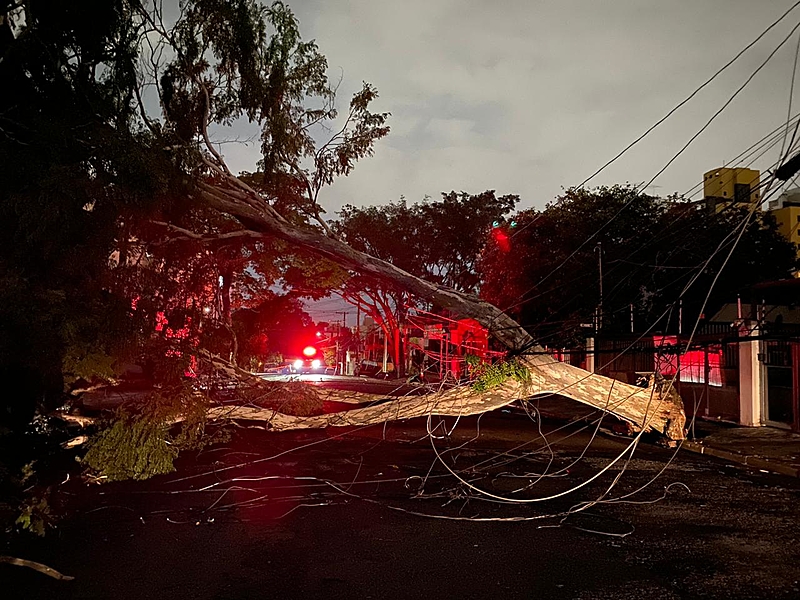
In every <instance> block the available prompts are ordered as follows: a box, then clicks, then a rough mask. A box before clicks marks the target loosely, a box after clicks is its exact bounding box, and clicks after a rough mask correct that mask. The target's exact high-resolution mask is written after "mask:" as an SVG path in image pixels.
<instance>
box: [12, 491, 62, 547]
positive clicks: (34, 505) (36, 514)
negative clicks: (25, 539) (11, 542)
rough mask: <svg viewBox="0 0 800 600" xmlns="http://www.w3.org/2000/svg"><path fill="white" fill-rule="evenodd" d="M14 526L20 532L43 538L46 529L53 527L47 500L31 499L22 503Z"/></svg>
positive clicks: (41, 498)
mask: <svg viewBox="0 0 800 600" xmlns="http://www.w3.org/2000/svg"><path fill="white" fill-rule="evenodd" d="M14 524H15V525H16V526H17V527H19V528H20V529H21V530H22V531H26V532H28V533H32V534H34V535H37V536H39V537H43V536H44V534H45V533H46V532H47V529H48V528H49V527H52V526H53V524H52V516H51V511H50V503H49V502H48V501H47V498H44V497H33V498H30V499H28V500H27V501H26V502H24V503H23V505H22V507H21V512H20V514H19V516H18V517H17V520H16V521H15V522H14Z"/></svg>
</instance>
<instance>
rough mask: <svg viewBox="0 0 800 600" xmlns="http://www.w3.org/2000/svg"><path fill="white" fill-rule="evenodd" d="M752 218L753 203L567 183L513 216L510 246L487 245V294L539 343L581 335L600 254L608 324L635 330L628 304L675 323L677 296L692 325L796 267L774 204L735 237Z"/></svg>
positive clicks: (592, 303)
mask: <svg viewBox="0 0 800 600" xmlns="http://www.w3.org/2000/svg"><path fill="white" fill-rule="evenodd" d="M747 218H748V210H747V209H743V208H738V209H737V208H729V209H727V210H725V211H722V212H719V213H709V212H708V211H707V210H706V209H705V207H704V206H702V205H699V204H697V203H692V202H688V201H685V200H682V199H680V198H676V197H673V198H667V199H661V198H656V197H653V196H649V195H646V194H640V193H638V192H637V190H635V189H634V188H632V187H629V186H614V187H605V188H599V189H596V190H591V191H590V190H584V189H570V190H567V191H566V192H565V194H564V195H563V196H562V197H560V198H559V199H557V201H556V202H554V203H552V204H550V205H548V206H547V207H546V208H545V209H544V210H543V211H537V210H528V211H523V212H521V213H520V214H518V215H516V217H515V220H516V221H517V223H518V227H517V229H516V230H515V231H513V232H511V234H510V248H509V249H508V250H503V249H501V248H500V247H499V245H498V244H496V243H490V244H488V245H487V247H486V249H485V250H484V253H483V254H482V256H481V261H480V272H481V275H482V277H483V280H484V283H483V287H482V295H483V296H484V297H485V298H487V299H488V300H490V301H492V302H494V303H496V304H497V305H498V306H501V307H503V308H505V309H507V310H508V311H509V312H511V313H513V314H515V315H517V316H518V318H519V319H520V321H521V322H522V323H523V325H524V326H525V327H526V328H527V329H528V330H529V331H530V332H531V333H533V334H534V336H535V337H536V338H537V339H539V340H541V341H542V342H543V343H547V344H552V345H554V346H560V345H569V344H573V343H580V342H581V341H582V339H583V337H584V336H585V332H582V331H581V324H586V323H593V322H594V319H595V318H596V311H597V309H598V307H599V305H600V266H599V259H600V260H602V269H603V280H602V285H603V298H602V330H603V331H604V332H606V333H612V332H625V331H630V314H631V306H632V307H633V312H634V324H635V327H637V326H638V327H637V329H638V330H639V331H641V330H644V329H645V328H646V327H649V326H650V325H652V324H654V323H657V325H656V329H657V330H661V331H665V330H674V329H675V328H676V327H677V320H678V303H679V302H681V307H682V317H683V320H684V323H685V324H691V323H694V322H695V320H696V319H698V318H699V317H700V316H701V314H705V315H706V316H709V317H710V316H711V315H712V314H713V313H714V312H715V311H716V310H717V309H718V308H719V307H720V306H721V305H722V304H723V303H725V302H730V301H732V299H735V298H736V294H737V293H738V292H739V291H741V290H744V289H746V288H748V287H750V286H751V285H753V284H754V283H757V282H761V281H770V280H775V279H780V278H785V277H790V276H791V273H792V271H793V269H796V268H797V262H796V254H795V250H794V248H793V246H792V244H791V243H789V242H788V241H787V240H786V239H784V238H783V237H782V236H781V235H780V233H779V232H778V231H777V229H776V226H775V222H774V219H773V218H772V217H771V215H769V213H762V212H760V211H758V212H756V213H755V214H754V215H753V216H752V218H751V219H750V220H749V221H747V225H746V226H745V227H744V233H743V234H742V236H741V239H740V240H739V241H738V243H737V237H738V236H737V231H738V230H737V227H739V226H740V225H741V224H743V223H745V221H746V220H747ZM598 244H599V246H598ZM734 245H735V249H734V250H733V254H732V255H731V256H730V260H728V261H727V265H726V266H725V268H724V269H723V265H724V263H725V262H726V260H727V256H728V254H729V252H730V250H731V248H732V247H733V246H734ZM598 252H602V256H601V257H599V256H598ZM720 270H722V272H721V273H720ZM718 275H719V276H718ZM715 279H716V284H715V285H714V286H713V290H712V292H711V294H710V296H709V297H708V301H706V297H707V296H708V294H709V290H710V289H711V288H712V283H713V282H714V280H715ZM670 309H674V310H672V311H671V310H670Z"/></svg>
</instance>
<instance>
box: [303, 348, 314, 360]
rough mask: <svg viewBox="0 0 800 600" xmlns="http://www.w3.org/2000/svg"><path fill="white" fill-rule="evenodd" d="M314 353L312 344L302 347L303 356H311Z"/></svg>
mask: <svg viewBox="0 0 800 600" xmlns="http://www.w3.org/2000/svg"><path fill="white" fill-rule="evenodd" d="M316 353H317V349H316V348H314V346H306V347H305V348H303V356H307V357H309V358H311V357H312V356H314V355H315V354H316Z"/></svg>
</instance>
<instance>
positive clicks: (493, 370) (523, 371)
mask: <svg viewBox="0 0 800 600" xmlns="http://www.w3.org/2000/svg"><path fill="white" fill-rule="evenodd" d="M467 364H470V363H469V362H468V363H467ZM472 364H475V361H473V363H472ZM473 373H474V375H475V376H476V379H475V381H474V382H473V383H472V389H473V390H475V391H476V392H488V391H489V390H491V389H492V388H495V387H497V386H499V385H503V384H504V383H505V382H506V381H507V380H508V379H513V380H515V381H518V382H519V383H522V384H527V383H529V382H530V379H531V374H530V371H528V369H527V368H526V367H525V366H524V365H523V364H522V363H520V362H519V361H517V360H509V361H502V362H498V363H494V364H487V363H484V364H479V365H478V366H477V367H476V369H475V371H474V372H473Z"/></svg>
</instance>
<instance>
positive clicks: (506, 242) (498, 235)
mask: <svg viewBox="0 0 800 600" xmlns="http://www.w3.org/2000/svg"><path fill="white" fill-rule="evenodd" d="M492 237H493V238H494V241H495V242H496V243H497V247H498V248H500V250H501V251H502V252H508V251H509V250H511V240H510V239H509V237H508V234H507V233H506V232H505V231H503V230H502V229H492Z"/></svg>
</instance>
